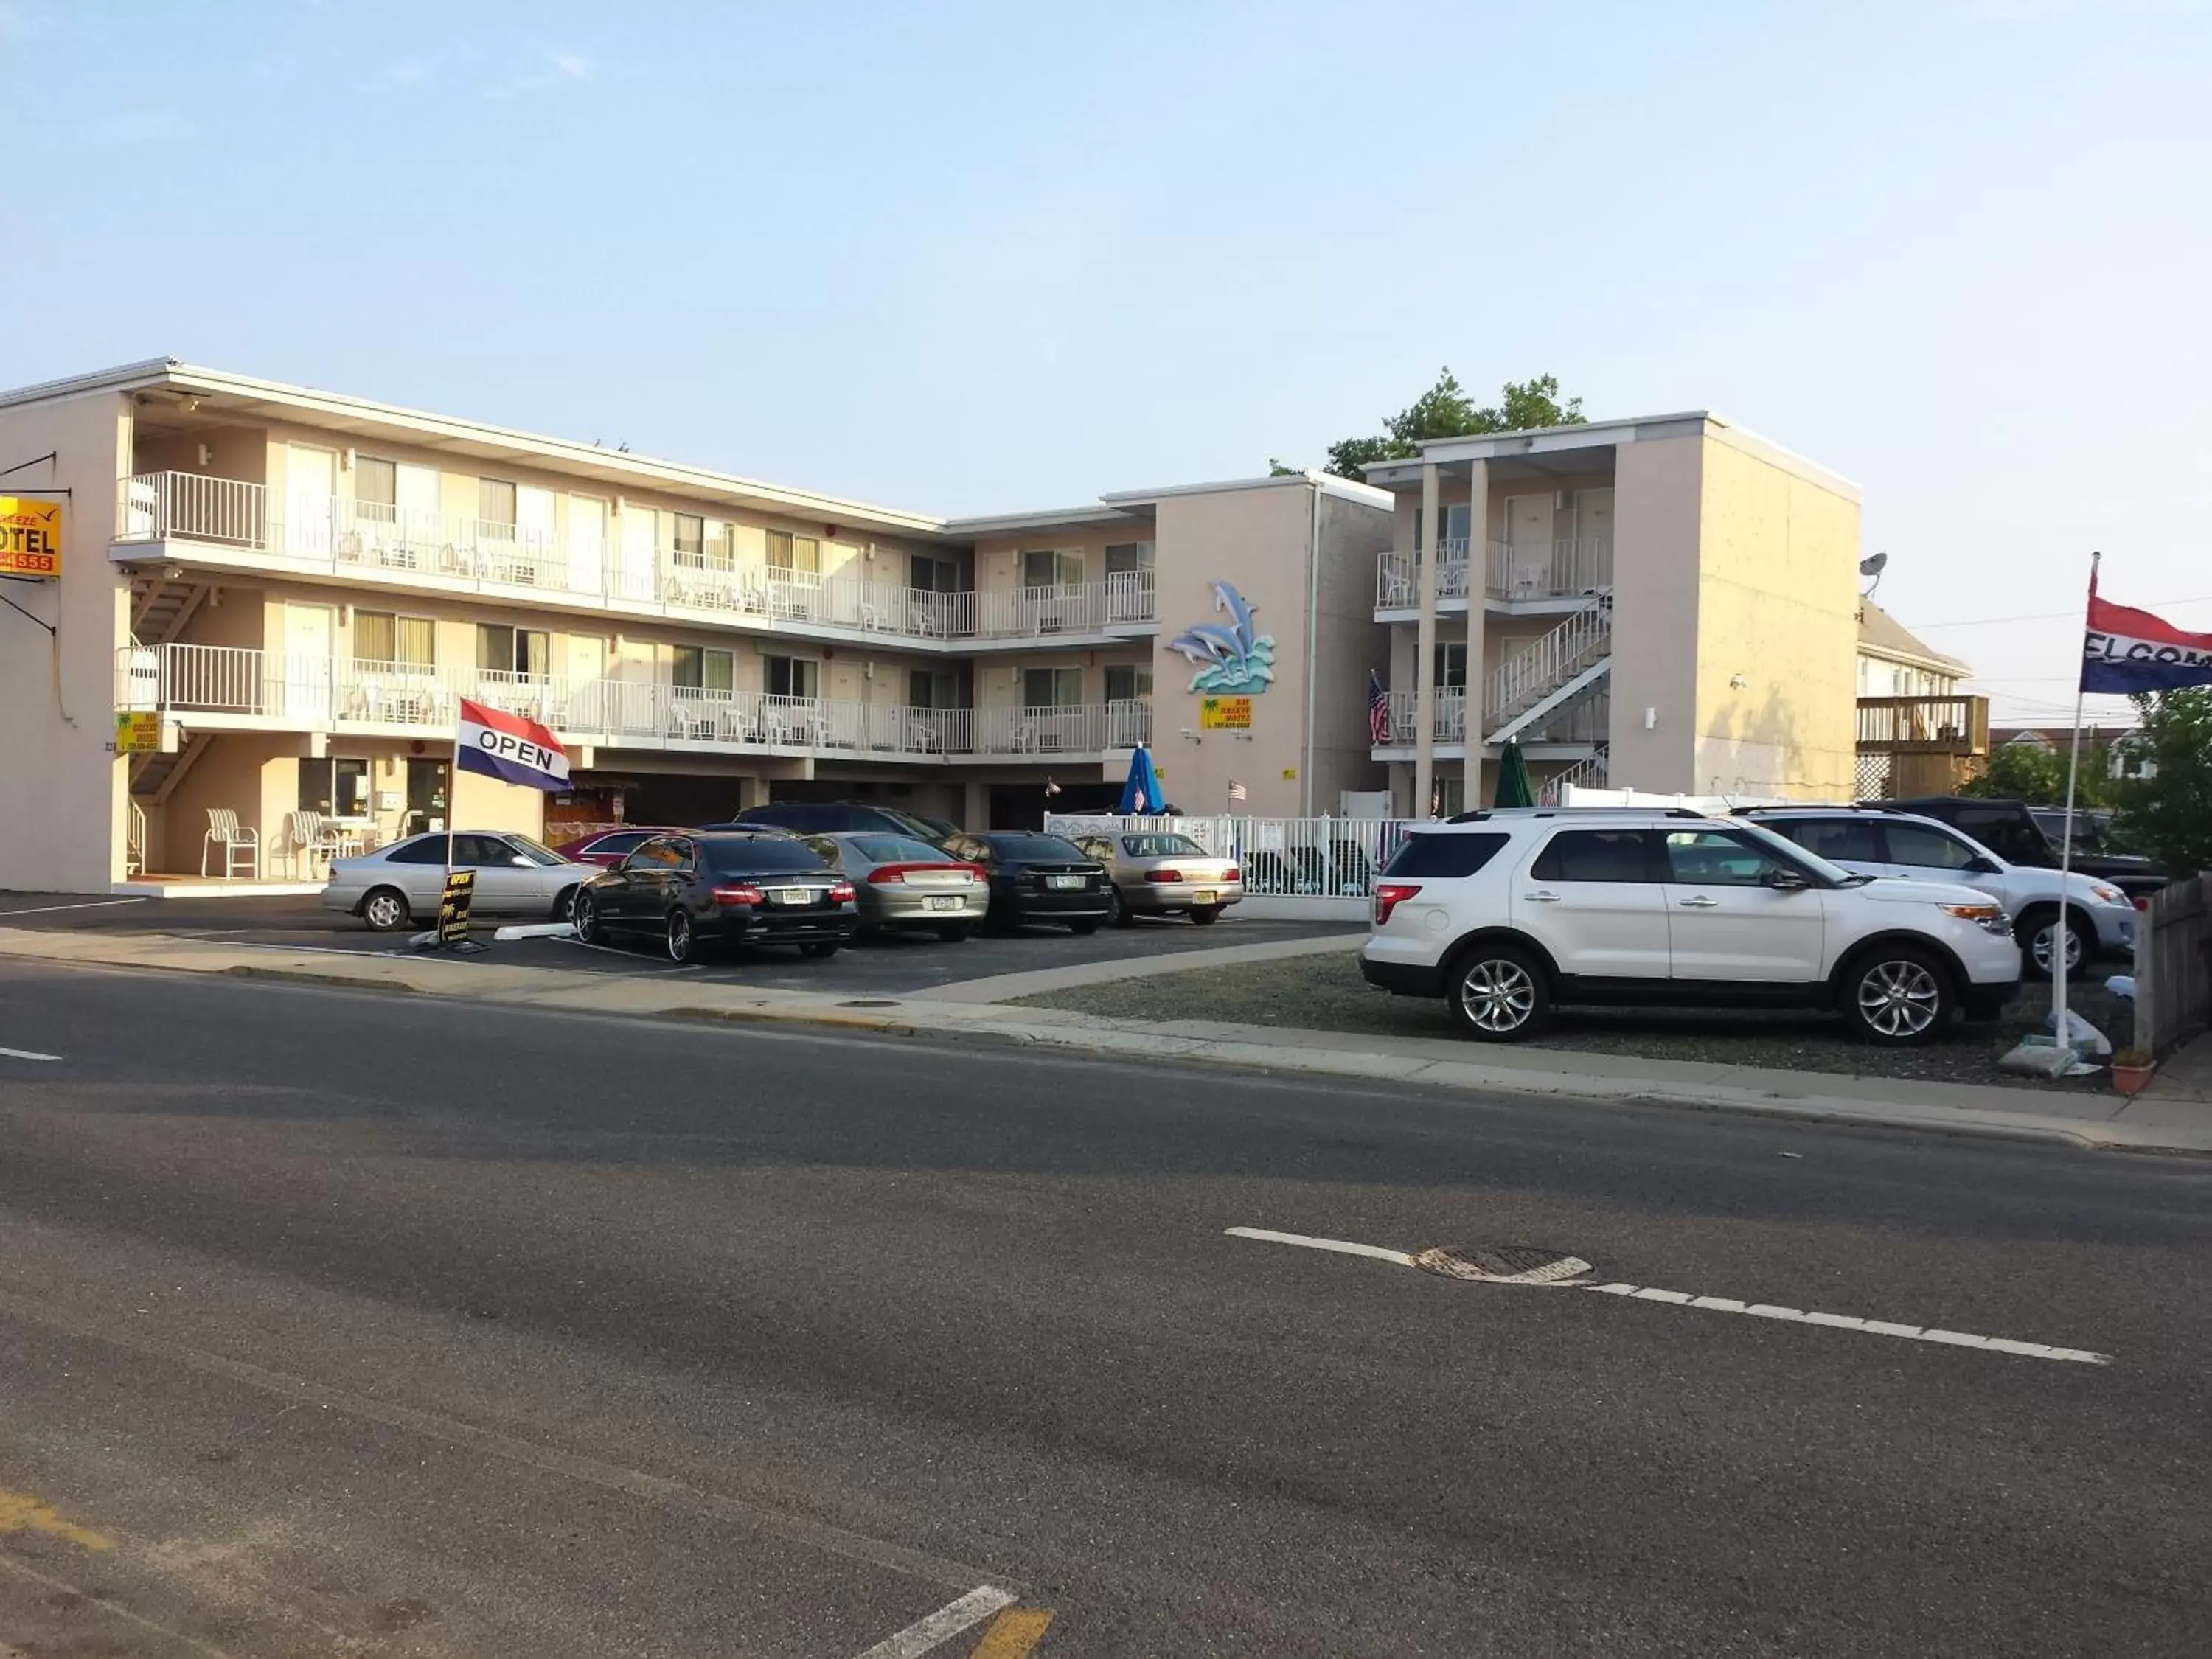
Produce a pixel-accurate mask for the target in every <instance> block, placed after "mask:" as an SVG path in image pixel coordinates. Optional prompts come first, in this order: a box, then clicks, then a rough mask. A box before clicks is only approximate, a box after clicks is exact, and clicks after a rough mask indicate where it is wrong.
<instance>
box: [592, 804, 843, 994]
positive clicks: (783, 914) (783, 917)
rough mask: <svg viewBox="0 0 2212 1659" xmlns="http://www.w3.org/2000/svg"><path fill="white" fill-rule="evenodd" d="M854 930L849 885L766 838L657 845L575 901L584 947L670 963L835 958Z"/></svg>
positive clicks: (785, 841) (704, 838)
mask: <svg viewBox="0 0 2212 1659" xmlns="http://www.w3.org/2000/svg"><path fill="white" fill-rule="evenodd" d="M859 921H860V913H859V911H858V910H857V909H856V908H854V903H853V884H852V883H851V882H849V881H848V880H847V879H846V878H844V877H843V876H842V875H841V874H839V873H838V872H836V871H835V870H832V869H830V868H829V866H827V865H825V864H823V861H822V860H821V857H820V855H819V854H817V853H815V852H814V850H813V849H812V848H810V847H808V846H807V845H806V843H805V842H803V841H799V840H795V839H794V838H793V837H792V836H787V835H784V834H781V833H780V832H777V831H773V830H771V831H769V832H767V833H765V834H761V833H746V832H738V833H732V834H708V833H704V832H701V833H696V834H682V835H665V836H654V837H653V839H652V840H651V841H648V842H646V843H645V845H643V846H642V847H641V848H638V849H637V850H636V851H635V853H632V854H629V856H628V857H627V858H625V859H623V861H622V862H621V863H620V864H617V865H616V866H614V867H613V868H611V869H610V870H608V871H607V872H605V874H603V875H600V876H597V877H595V878H592V880H590V881H587V882H586V883H585V884H584V885H583V887H582V888H581V889H580V890H578V892H577V894H576V908H575V922H576V937H577V938H578V939H581V940H582V941H583V942H584V943H585V944H586V945H597V944H601V943H604V942H605V941H606V940H608V939H619V938H623V937H629V938H633V939H635V938H643V939H657V940H659V942H660V943H661V944H662V945H664V946H665V948H666V950H667V951H668V955H669V959H670V960H671V961H673V962H690V961H692V960H693V959H694V958H695V957H696V956H697V955H698V954H699V953H700V951H703V950H708V949H713V948H715V947H718V946H720V947H735V946H738V945H797V946H798V947H799V952H800V954H801V955H803V956H810V957H833V956H835V955H836V954H837V947H838V946H839V945H842V944H844V943H845V942H846V941H847V940H848V939H851V938H852V937H853V929H854V927H855V926H856V925H858V923H859Z"/></svg>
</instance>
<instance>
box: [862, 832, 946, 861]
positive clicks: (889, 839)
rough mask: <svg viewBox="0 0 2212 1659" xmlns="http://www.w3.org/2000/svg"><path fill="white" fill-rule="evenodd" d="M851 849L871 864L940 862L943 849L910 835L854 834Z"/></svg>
mask: <svg viewBox="0 0 2212 1659" xmlns="http://www.w3.org/2000/svg"><path fill="white" fill-rule="evenodd" d="M852 846H853V850H854V851H855V852H857V853H858V854H860V856H861V857H862V858H864V859H866V860H867V861H868V862H869V863H871V864H941V863H943V862H944V861H945V849H944V848H941V847H932V846H931V845H930V844H929V843H928V842H926V841H916V840H915V838H914V837H913V836H854V837H853V841H852Z"/></svg>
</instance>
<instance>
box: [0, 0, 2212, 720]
mask: <svg viewBox="0 0 2212 1659" xmlns="http://www.w3.org/2000/svg"><path fill="white" fill-rule="evenodd" d="M0 62H4V63H6V64H8V66H9V82H10V85H11V87H13V88H15V89H16V90H17V92H18V93H19V94H20V93H22V92H24V91H26V90H29V91H31V92H33V94H34V96H33V99H32V100H30V101H25V100H23V99H21V97H19V98H17V99H15V100H13V106H12V107H11V109H10V112H9V115H8V117H7V131H8V133H9V139H8V143H7V145H6V149H7V152H8V155H9V163H8V168H7V173H8V187H9V197H10V198H11V199H10V200H9V206H8V221H9V226H10V228H11V231H12V234H11V236H10V239H9V254H8V257H7V258H5V260H4V261H0V383H4V384H8V385H20V384H22V383H24V382H26V381H29V380H40V379H43V378H46V377H48V376H52V375H57V374H66V373H70V372H74V371H77V370H82V369H85V368H93V367H96V366H104V365H106V364H108V363H111V362H122V361H126V360H130V359H134V358H139V357H146V356H159V355H162V354H165V353H166V354H173V355H176V356H183V357H187V358H190V359H192V360H195V361H198V362H209V363H213V364H217V365H220V366H222V367H224V368H234V369H237V370H240V371H241V372H245V373H249V374H260V375H265V376H269V377H271V378H276V379H281V380H300V381H306V382H309V383H311V384H315V385H320V386H331V387H336V388H339V389H343V390H345V391H349V392H358V393H361V394H363V395H367V396H371V397H376V398H388V399H392V400H394V401H397V402H400V403H405V404H416V405H421V406H427V407H429V408H434V409H437V410H445V411H449V412H453V413H459V414H466V415H470V416H477V417H481V418H484V419H488V420H493V421H498V422H509V423H513V424H516V425H520V426H525V427H528V428H534V429H538V430H542V431H547V432H551V433H556V434H560V435H568V436H575V437H581V438H586V439H591V438H602V439H605V441H608V442H609V443H613V442H616V441H625V442H628V443H629V445H630V446H631V447H633V448H634V449H636V450H638V451H641V452H647V453H656V454H661V455H667V456H671V457H675V458H678V459H684V460H688V461H693V462H697V463H701V464H704V465H714V466H718V467H722V468H726V469H727V470H730V471H738V472H742V473H747V474H750V475H754V476H757V477H766V478H771V479H775V480H778V481H781V482H786V483H801V484H808V485H812V486H816V487H818V488H822V489H829V490H832V491H836V492H837V493H841V494H844V495H854V496H859V497H861V498H864V499H870V500H874V501H883V502H886V503H889V504H892V505H896V506H902V507H913V508H917V509H924V510H935V511H941V512H968V511H1000V510H1009V509H1012V508H1016V507H1030V506H1046V505H1059V504H1061V503H1065V502H1069V501H1081V500H1086V499H1089V498H1090V497H1091V496H1093V495H1097V493H1098V492H1099V491H1101V490H1106V489H1131V488H1143V487H1150V486H1153V485H1158V484H1164V483H1174V482H1186V481H1192V480H1196V479H1201V478H1209V477H1231V476H1240V475H1244V474H1249V473H1252V472H1255V471H1261V470H1263V469H1264V465H1265V463H1266V461H1267V458H1268V457H1269V456H1270V455H1279V456H1281V457H1283V458H1284V459H1286V460H1289V461H1292V462H1295V463H1300V464H1304V463H1310V462H1311V463H1317V462H1318V461H1319V460H1320V459H1321V456H1322V450H1323V448H1324V447H1326V445H1327V444H1328V442H1329V441H1330V440H1332V439H1333V438H1335V437H1339V436H1341V435H1346V433H1349V432H1353V431H1358V430H1364V429H1370V428H1373V426H1374V425H1375V424H1376V420H1377V417H1378V416H1380V415H1381V414H1382V413H1383V412H1384V411H1385V410H1391V409H1395V408H1397V407H1399V406H1401V404H1404V403H1406V402H1407V400H1408V399H1409V398H1411V397H1412V396H1413V395H1414V394H1415V393H1416V392H1419V390H1420V389H1421V388H1422V387H1424V386H1426V385H1427V384H1428V382H1429V381H1430V380H1431V379H1432V378H1433V376H1434V374H1435V372H1436V370H1437V367H1438V365H1439V364H1442V363H1447V362H1448V363H1449V364H1450V365H1451V367H1452V368H1454V369H1455V371H1457V372H1458V374H1460V376H1461V378H1462V380H1464V381H1465V382H1466V383H1467V384H1468V386H1469V387H1470V388H1472V389H1475V390H1478V391H1481V392H1489V391H1490V390H1491V389H1492V388H1494V387H1495V386H1497V385H1498V383H1499V382H1500V381H1502V380H1505V379H1507V378H1509V377H1510V378H1514V379H1519V378H1522V377H1524V376H1526V375H1529V374H1539V373H1543V372H1547V371H1548V372H1552V373H1555V374H1558V375H1559V377H1560V379H1561V380H1562V382H1563V383H1564V386H1565V389H1566V390H1567V391H1569V392H1577V393H1579V394H1581V395H1582V396H1583V398H1584V400H1585V406H1586V409H1587V411H1588V412H1589V414H1591V415H1592V416H1618V415H1629V414H1638V413H1651V412H1658V411H1665V410H1679V409H1688V408H1700V407H1703V408H1711V409H1714V410H1719V411H1721V412H1723V413H1724V414H1726V415H1729V416H1731V417H1732V418H1734V419H1735V420H1737V421H1739V422H1742V423H1743V424H1745V425H1747V426H1749V427H1751V428H1753V429H1755V430H1757V431H1759V432H1761V433H1763V434H1765V435H1767V436H1769V437H1771V438H1772V439H1774V440H1776V441H1778V442H1781V443H1783V444H1785V445H1787V446H1789V447H1791V448H1794V449H1797V450H1800V451H1802V452H1803V453H1807V454H1808V455H1811V456H1814V457H1815V458H1817V459H1820V460H1821V461H1823V462H1825V463H1826V464H1827V465H1831V466H1832V467H1834V468H1836V469H1837V470H1838V471H1842V472H1844V473H1845V474H1846V475H1848V476H1850V477H1853V478H1856V479H1857V480H1858V481H1859V482H1860V483H1863V485H1864V487H1865V489H1866V516H1865V544H1866V548H1867V550H1868V551H1869V552H1871V551H1874V550H1878V549H1879V550H1887V552H1888V553H1889V554H1890V556H1891V567H1890V572H1889V574H1888V575H1887V578H1886V579H1885V580H1884V581H1883V584H1882V588H1881V598H1882V599H1884V600H1885V601H1886V602H1888V603H1890V604H1891V605H1892V606H1893V609H1895V610H1896V611H1898V613H1899V615H1900V616H1901V617H1903V618H1904V619H1905V621H1906V622H1907V623H1908V624H1911V625H1914V626H1917V627H1923V628H1924V629H1926V633H1927V637H1928V638H1929V640H1930V641H1933V642H1937V643H1940V644H1942V646H1944V647H1948V648H1949V649H1952V650H1954V651H1955V652H1957V653H1960V654H1961V655H1964V656H1966V657H1967V658H1968V659H1971V660H1972V661H1973V662H1974V663H1975V664H1976V665H1977V666H1978V667H1979V668H1980V669H1981V670H1982V671H1984V674H1985V675H1986V676H1987V677H1988V681H1989V684H1990V689H1991V690H1994V691H1996V693H1998V694H1999V696H2000V697H2001V699H2002V708H2006V709H2009V710H2012V711H2015V712H2019V713H2025V714H2034V713H2039V712H2044V711H2045V709H2046V708H2048V707H2051V706H2063V704H2064V703H2065V702H2067V701H2068V699H2069V696H2070V690H2069V688H2070V675H2071V673H2072V670H2073V664H2074V658H2075V651H2076V650H2077V649H2078V647H2077V645H2076V644H2075V637H2076V635H2075V629H2076V626H2077V624H2076V623H2075V621H2074V619H2073V613H2075V611H2077V610H2078V605H2079V601H2080V596H2081V585H2082V580H2083V571H2084V565H2085V557H2086V555H2087V550H2089V549H2090V548H2092V547H2102V548H2103V549H2104V550H2105V551H2106V591H2107V592H2109V593H2112V595H2113V596H2115V597H2121V598H2126V599H2131V600H2136V601H2142V602H2148V601H2162V600H2176V599H2187V600H2190V601H2191V602H2190V603H2186V604H2180V603H2175V604H2171V605H2167V606H2166V609H2167V610H2168V611H2170V612H2171V613H2172V616H2173V617H2174V618H2175V619H2176V620H2177V621H2179V622H2181V623H2183V624H2184V625H2185V626H2191V627H2195V628H2198V629H2212V459H2208V457H2212V373H2208V370H2212V362H2208V357H2209V356H2212V353H2208V335H2212V331H2209V330H2208V326H2207V322H2206V307H2207V300H2208V296H2212V234H2208V226H2212V104H2209V103H2208V88H2212V10H2208V9H2207V7H2206V6H2205V5H2203V4H2201V3H2189V0H2166V3H2155V0H2141V3H2109V4H2101V3H2092V0H2075V3H2067V0H1954V3H1946V0H1917V3H1899V4H1893V5H1876V4H1850V5H1844V4H1833V5H1811V4H1800V3H1795V0H1773V3H1771V4H1766V5H1746V4H1723V3H1706V0H1694V3H1693V0H1674V3H1660V0H1643V3H1626V4H1610V3H1597V0H1583V3H1578V4H1576V5H1573V6H1553V5H1544V4H1534V3H1521V4H1516V5H1514V6H1511V7H1507V6H1502V5H1485V4H1477V3H1458V4H1446V5H1442V6H1437V7H1418V6H1392V5H1382V4H1367V5H1359V6H1349V5H1347V6H1345V7H1342V8H1340V9H1323V8H1318V7H1303V6H1297V5H1293V4H1287V3H1286V4H1279V5H1273V6H1267V7H1256V6H1255V7H1249V8H1244V7H1228V6H1219V7H1212V6H1202V5H1198V4H1158V5H1146V4H1139V3H1132V0H1117V3H1114V4H1094V5H1087V6H1080V7H1077V6H1060V5H1037V4H1035V3H1026V4H1007V5H1001V6H985V5H967V6H962V5H953V4H941V5H930V6H918V5H906V4H893V3H888V0H886V3H878V4H866V3H860V4H851V5H847V6H843V7H840V8H836V9H830V8H824V7H811V6H775V7H765V6H763V7H757V8H739V7H736V6H729V7H722V6H707V5H700V6H696V7H684V6H679V5H673V4H654V5H642V4H630V5H609V4H606V3H595V4H588V5H586V4H573V3H549V0H538V3H531V4H527V5H492V4H471V3H466V0H459V3H456V0H447V3H441V4H420V3H408V0H386V3H378V4H374V5H371V4H365V3H364V4H343V3H336V0H332V3H325V4H312V3H301V0H294V3H279V0H263V3H246V0H237V3H228V4H223V5H219V6H217V5H192V6H185V5H176V4H171V3H153V0H146V3H137V4H125V3H106V4H102V3H98V0H0ZM2039 612H2059V613H2064V614H2062V615H2061V616H2059V617H2053V618H2051V619H2050V620H2045V621H2029V622H2018V623H2000V624H1994V625H1985V626H1972V627H1942V626H1936V624H1942V623H1952V622H1956V621H1961V620H1966V619H1976V618H1985V617H2015V616H2020V615H2023V614H2027V615H2033V614H2034V613H2039Z"/></svg>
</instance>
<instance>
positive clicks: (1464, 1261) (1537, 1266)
mask: <svg viewBox="0 0 2212 1659" xmlns="http://www.w3.org/2000/svg"><path fill="white" fill-rule="evenodd" d="M1413 1265H1414V1266H1415V1267H1419V1268H1421V1269H1423V1270H1424V1271H1425V1272H1428V1273H1441V1274H1442V1275H1443V1277H1444V1278H1446V1279H1472V1280H1474V1281H1475V1282H1476V1283H1478V1284H1483V1285H1556V1284H1558V1283H1559V1282H1560V1281H1561V1280H1562V1279H1579V1278H1580V1277H1581V1276H1582V1275H1583V1274H1584V1273H1588V1272H1589V1270H1590V1264H1589V1262H1587V1261H1583V1259H1582V1258H1581V1257H1580V1256H1578V1255H1568V1254H1567V1253H1566V1252H1565V1250H1555V1249H1552V1248H1551V1247H1550V1246H1548V1245H1544V1244H1466V1245H1453V1246H1450V1247H1445V1246H1442V1245H1439V1246H1437V1247H1436V1248H1434V1249H1426V1250H1423V1251H1422V1252H1421V1253H1420V1254H1419V1255H1416V1256H1415V1257H1414V1258H1413Z"/></svg>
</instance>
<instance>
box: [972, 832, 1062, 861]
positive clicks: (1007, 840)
mask: <svg viewBox="0 0 2212 1659" xmlns="http://www.w3.org/2000/svg"><path fill="white" fill-rule="evenodd" d="M982 839H983V842H984V844H985V845H987V847H989V848H990V849H991V851H992V853H993V854H995V855H996V856H998V857H1000V858H1002V859H1010V860H1013V861H1014V862H1015V863H1023V862H1026V861H1033V860H1046V861H1047V862H1055V863H1056V862H1059V861H1061V860H1068V861H1072V862H1080V861H1081V860H1082V858H1083V854H1081V853H1080V852H1079V851H1078V850H1077V849H1076V847H1075V844H1074V843H1073V842H1068V841H1064V840H1062V839H1061V838H1060V836H1047V835H1042V834H1039V833H1038V832H1037V831H1036V830H1027V831H1024V832H1023V833H1022V834H1020V835H1012V836H984V837H983V838H982Z"/></svg>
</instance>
